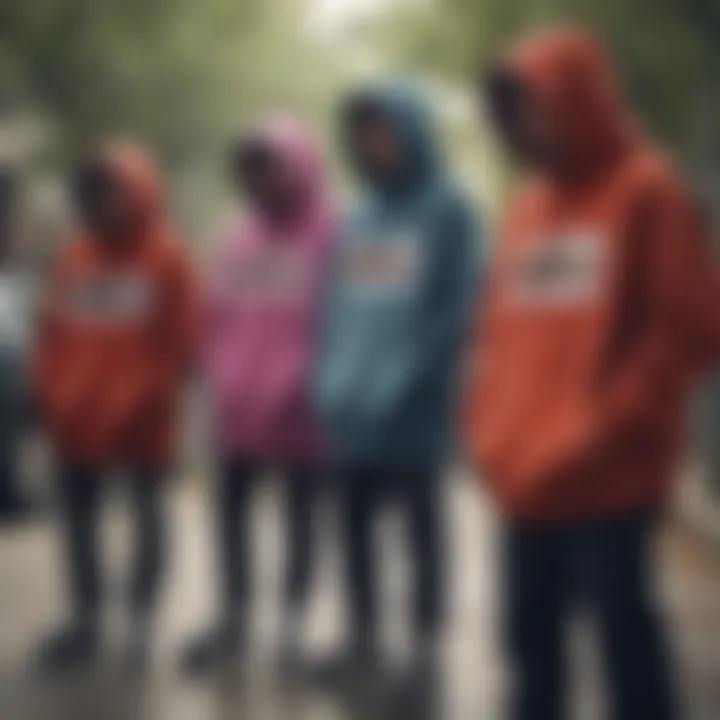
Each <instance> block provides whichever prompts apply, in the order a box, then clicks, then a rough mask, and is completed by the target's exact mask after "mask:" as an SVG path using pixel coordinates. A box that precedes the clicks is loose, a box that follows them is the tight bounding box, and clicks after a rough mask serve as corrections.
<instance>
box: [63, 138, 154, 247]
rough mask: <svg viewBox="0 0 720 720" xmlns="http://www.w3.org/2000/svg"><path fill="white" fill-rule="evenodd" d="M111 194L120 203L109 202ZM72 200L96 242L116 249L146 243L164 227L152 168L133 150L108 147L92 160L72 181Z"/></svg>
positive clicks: (119, 146) (143, 155) (139, 152)
mask: <svg viewBox="0 0 720 720" xmlns="http://www.w3.org/2000/svg"><path fill="white" fill-rule="evenodd" d="M113 193H118V194H119V198H120V201H119V204H118V203H117V201H115V200H113V198H112V195H113ZM73 195H74V198H73V199H74V201H75V205H76V208H77V210H78V213H79V215H80V217H81V218H82V219H83V220H84V221H85V222H87V223H88V225H89V226H90V227H89V229H90V231H91V233H92V232H95V234H96V235H99V236H103V237H102V238H101V237H97V238H96V239H98V240H100V239H102V240H104V241H106V243H107V241H111V242H110V244H112V245H114V246H117V247H120V246H127V245H130V244H133V243H135V242H138V241H140V240H143V239H145V238H147V237H148V236H150V235H151V234H153V230H154V229H155V228H156V227H157V225H158V224H160V223H162V222H163V218H164V209H163V202H162V193H161V190H160V181H159V178H158V174H157V171H156V168H155V165H154V164H153V163H152V162H151V160H150V159H149V157H148V156H147V155H146V154H145V153H144V152H143V151H141V150H140V149H139V148H137V147H135V146H133V145H124V144H123V145H108V146H105V147H104V148H102V149H101V150H100V151H99V152H98V153H97V154H95V155H94V156H93V157H91V158H90V159H89V160H88V161H87V162H86V163H85V164H84V165H83V166H82V167H81V168H80V170H79V172H78V174H77V176H76V178H75V183H74V186H73ZM103 203H106V206H105V207H104V208H102V207H101V206H102V204H103ZM103 224H105V225H106V227H105V228H103V227H102V226H103Z"/></svg>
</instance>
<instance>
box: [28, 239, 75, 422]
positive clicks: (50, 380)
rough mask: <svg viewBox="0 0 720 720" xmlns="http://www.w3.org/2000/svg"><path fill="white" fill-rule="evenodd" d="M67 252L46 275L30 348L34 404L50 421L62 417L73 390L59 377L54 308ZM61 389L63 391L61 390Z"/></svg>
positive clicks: (59, 334)
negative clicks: (67, 399)
mask: <svg viewBox="0 0 720 720" xmlns="http://www.w3.org/2000/svg"><path fill="white" fill-rule="evenodd" d="M66 265H67V251H65V252H63V253H62V254H61V255H60V257H58V258H57V259H56V260H55V263H54V264H53V266H52V268H51V269H50V272H49V276H48V278H47V279H46V281H45V283H44V286H43V287H42V288H41V291H40V299H39V303H38V309H37V315H36V319H35V332H34V341H33V348H32V352H31V357H30V385H31V394H32V396H33V401H34V402H36V403H37V404H38V405H39V409H40V410H41V412H42V414H43V415H45V416H46V417H47V419H49V420H50V421H51V422H54V421H55V420H57V418H58V417H59V416H60V415H62V414H63V412H64V410H65V406H66V396H67V397H69V396H70V394H71V393H72V391H73V390H74V388H70V387H68V383H67V382H66V380H67V378H58V362H57V360H58V353H59V352H60V350H61V347H60V345H61V343H62V331H61V328H60V326H59V318H58V316H57V313H56V310H55V308H56V307H57V302H58V296H59V293H60V287H61V285H62V283H63V279H64V276H65V272H66V269H65V268H66ZM63 388H66V389H65V390H63Z"/></svg>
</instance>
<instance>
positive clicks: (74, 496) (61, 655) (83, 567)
mask: <svg viewBox="0 0 720 720" xmlns="http://www.w3.org/2000/svg"><path fill="white" fill-rule="evenodd" d="M99 496H100V477H99V473H97V472H96V471H95V470H92V469H89V468H80V467H74V466H69V465H66V466H64V467H63V468H62V469H61V471H60V478H59V500H60V507H61V522H62V525H63V530H64V536H65V537H64V545H65V548H64V549H65V561H66V567H67V571H66V572H67V578H68V581H69V590H70V605H71V612H72V619H71V622H70V624H69V625H68V626H67V627H65V628H63V629H62V630H60V631H59V632H58V633H57V634H55V635H53V636H52V637H50V638H49V639H48V640H47V641H46V642H45V643H43V646H42V648H41V652H40V658H39V659H40V664H41V667H42V668H43V669H44V670H47V671H51V672H54V671H55V670H59V669H62V668H64V667H65V666H68V665H74V664H77V663H82V662H86V661H88V660H91V659H92V658H93V657H94V655H95V652H96V650H97V644H98V636H99V619H100V617H99V616H100V580H99V570H98V557H97V556H98V542H97V537H96V525H97V516H98V500H99Z"/></svg>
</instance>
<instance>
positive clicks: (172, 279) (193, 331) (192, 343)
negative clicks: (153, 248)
mask: <svg viewBox="0 0 720 720" xmlns="http://www.w3.org/2000/svg"><path fill="white" fill-rule="evenodd" d="M177 244H178V246H179V247H178V249H177V251H176V253H175V254H174V257H173V260H172V262H171V263H170V267H169V269H168V281H167V290H166V292H167V295H166V303H167V304H166V308H167V318H168V320H167V323H168V326H167V336H166V337H167V357H168V363H169V365H170V370H171V373H172V374H173V375H174V376H175V377H178V376H182V375H183V374H185V373H187V372H188V371H189V370H191V369H192V368H193V367H194V366H195V364H196V362H197V359H198V357H197V354H198V339H199V324H200V323H199V320H200V318H199V315H200V309H199V306H200V301H199V297H198V282H197V278H196V273H195V269H194V267H193V263H192V260H191V258H190V257H189V255H188V253H187V252H186V251H185V249H184V248H182V247H180V243H179V242H178V243H177Z"/></svg>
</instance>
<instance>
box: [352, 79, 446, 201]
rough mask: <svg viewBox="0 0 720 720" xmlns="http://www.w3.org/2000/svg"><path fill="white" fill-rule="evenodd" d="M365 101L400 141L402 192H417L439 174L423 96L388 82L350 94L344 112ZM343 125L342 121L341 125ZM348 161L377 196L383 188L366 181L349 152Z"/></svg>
mask: <svg viewBox="0 0 720 720" xmlns="http://www.w3.org/2000/svg"><path fill="white" fill-rule="evenodd" d="M360 100H362V101H368V102H371V103H373V104H374V105H376V106H377V107H378V108H379V109H380V110H381V111H382V112H383V113H384V114H386V115H387V117H388V118H389V119H390V121H391V122H392V124H393V126H394V128H395V131H396V133H397V135H398V138H399V140H400V144H401V149H402V154H403V162H404V164H405V167H406V170H407V171H406V174H405V178H404V182H403V188H402V189H403V190H407V189H408V188H412V189H417V188H419V187H422V186H424V185H426V184H427V183H429V182H432V181H434V180H436V179H437V178H438V176H439V175H440V174H441V170H442V163H441V152H440V135H439V133H438V131H437V129H436V128H435V127H434V124H433V121H432V114H431V111H430V104H429V102H428V100H427V98H426V97H425V95H424V94H423V93H422V92H421V91H420V89H419V88H417V87H416V86H415V85H413V84H412V83H410V82H407V81H403V80H394V81H389V82H386V83H383V84H380V85H372V86H368V87H365V88H361V89H360V90H356V91H355V92H353V93H352V94H351V95H350V96H349V97H348V99H347V100H346V102H345V110H346V111H347V110H348V108H349V107H350V106H351V105H352V104H353V103H355V102H358V101H360ZM345 122H346V121H345ZM342 130H343V133H344V136H345V137H344V140H345V145H346V147H349V138H348V137H347V135H348V133H347V127H346V126H345V124H344V125H343V128H342ZM350 158H351V161H352V162H353V163H354V165H355V168H356V170H357V171H358V173H359V174H360V176H361V178H362V179H363V181H364V182H365V183H366V184H367V185H368V186H369V187H370V188H371V189H372V190H373V191H376V192H380V193H381V194H382V193H384V192H386V191H387V188H386V187H385V188H384V187H380V183H378V182H377V181H374V180H373V179H371V178H370V177H368V176H367V175H366V174H365V173H364V172H363V171H362V169H361V168H360V163H359V162H358V161H357V158H355V157H354V156H353V154H352V152H350Z"/></svg>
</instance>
